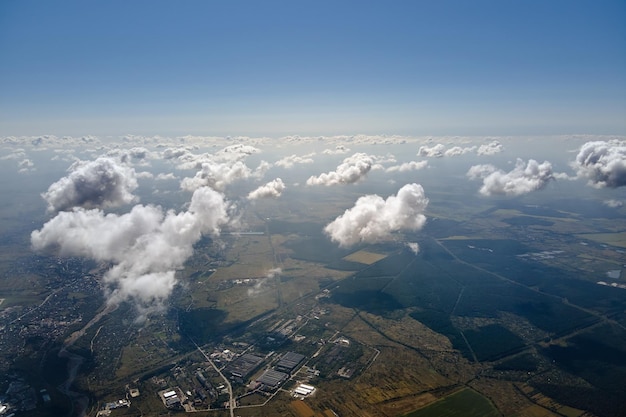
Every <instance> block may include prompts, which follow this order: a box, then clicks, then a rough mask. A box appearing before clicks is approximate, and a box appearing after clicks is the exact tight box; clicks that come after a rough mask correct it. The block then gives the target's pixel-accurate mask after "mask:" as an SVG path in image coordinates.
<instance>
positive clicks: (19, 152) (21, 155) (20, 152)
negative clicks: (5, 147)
mask: <svg viewBox="0 0 626 417" xmlns="http://www.w3.org/2000/svg"><path fill="white" fill-rule="evenodd" d="M25 158H26V152H25V151H24V149H21V148H20V149H15V150H13V151H12V152H11V153H9V154H8V155H4V156H3V157H0V161H6V160H9V159H25Z"/></svg>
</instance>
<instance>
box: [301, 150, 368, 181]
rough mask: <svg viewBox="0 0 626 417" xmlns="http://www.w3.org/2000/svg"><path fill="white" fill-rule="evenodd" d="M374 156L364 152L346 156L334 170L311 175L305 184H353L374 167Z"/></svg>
mask: <svg viewBox="0 0 626 417" xmlns="http://www.w3.org/2000/svg"><path fill="white" fill-rule="evenodd" d="M374 159H375V158H374V157H373V156H371V155H367V154H365V153H355V154H354V155H352V156H349V157H347V158H346V159H344V160H343V162H342V163H341V164H340V165H339V166H338V167H337V169H336V170H335V171H330V172H327V173H323V174H320V175H319V176H317V177H316V176H311V177H310V178H309V179H308V180H307V181H306V184H307V185H326V186H330V185H337V184H353V183H355V182H357V181H359V180H360V179H362V178H363V177H365V175H367V173H368V172H370V171H371V170H372V168H374V167H375V165H374Z"/></svg>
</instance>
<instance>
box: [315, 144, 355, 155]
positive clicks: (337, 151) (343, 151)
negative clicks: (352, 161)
mask: <svg viewBox="0 0 626 417" xmlns="http://www.w3.org/2000/svg"><path fill="white" fill-rule="evenodd" d="M348 152H350V149H349V148H347V147H346V146H344V145H337V146H335V149H324V151H323V152H322V153H323V154H324V155H343V154H346V153H348Z"/></svg>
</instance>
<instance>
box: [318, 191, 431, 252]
mask: <svg viewBox="0 0 626 417" xmlns="http://www.w3.org/2000/svg"><path fill="white" fill-rule="evenodd" d="M427 205H428V199H427V198H426V196H425V195H424V189H423V188H422V186H421V185H419V184H407V185H405V186H403V187H402V188H400V190H398V193H397V195H392V196H389V197H388V198H387V199H386V200H384V199H383V198H382V197H380V196H378V195H375V194H372V195H366V196H363V197H361V198H359V199H358V200H357V201H356V203H355V205H354V207H352V208H350V209H348V210H346V211H345V212H344V213H343V214H342V215H341V216H339V217H337V218H336V219H335V220H334V221H332V222H331V223H330V224H328V225H327V226H326V227H325V228H324V232H325V233H326V234H327V235H328V236H329V237H330V238H331V239H332V240H333V241H335V242H338V243H339V245H340V246H351V245H354V244H356V243H359V242H367V243H374V242H378V241H380V240H383V239H386V238H388V237H390V235H391V233H393V232H397V231H401V230H413V231H415V230H419V229H421V228H422V227H423V226H424V224H425V223H426V216H424V214H423V212H424V210H425V209H426V206H427Z"/></svg>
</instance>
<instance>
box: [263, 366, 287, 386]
mask: <svg viewBox="0 0 626 417" xmlns="http://www.w3.org/2000/svg"><path fill="white" fill-rule="evenodd" d="M287 378H289V375H287V374H286V373H284V372H279V371H275V370H273V369H268V370H267V371H265V372H264V373H263V375H261V377H260V378H259V379H258V380H257V382H260V383H262V384H264V385H266V386H268V387H270V388H276V387H278V386H279V385H280V384H282V383H283V382H285V381H286V380H287Z"/></svg>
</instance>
